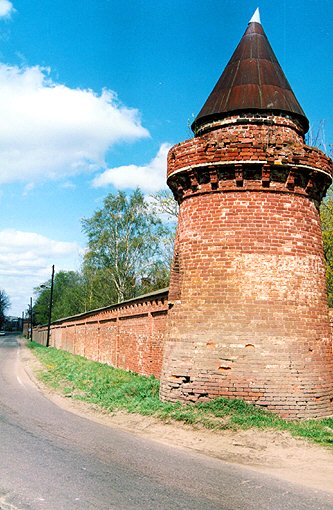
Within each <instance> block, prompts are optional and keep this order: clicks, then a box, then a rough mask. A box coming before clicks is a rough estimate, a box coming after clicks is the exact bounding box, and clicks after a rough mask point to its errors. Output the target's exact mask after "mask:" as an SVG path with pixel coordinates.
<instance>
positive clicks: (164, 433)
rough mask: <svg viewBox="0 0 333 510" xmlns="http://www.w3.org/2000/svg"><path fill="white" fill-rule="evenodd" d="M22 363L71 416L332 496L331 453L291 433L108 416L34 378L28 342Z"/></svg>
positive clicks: (22, 351) (22, 350)
mask: <svg viewBox="0 0 333 510" xmlns="http://www.w3.org/2000/svg"><path fill="white" fill-rule="evenodd" d="M20 362H21V363H22V368H24V370H25V372H26V373H27V375H28V376H29V379H30V380H31V381H32V382H33V383H34V385H36V386H37V387H38V388H39V390H40V391H42V392H43V394H44V395H45V396H47V397H48V398H49V399H50V400H52V401H53V402H54V403H55V404H56V405H58V406H60V407H61V408H63V409H65V410H67V411H69V412H71V413H75V414H77V415H79V416H81V417H83V418H86V419H89V420H93V421H95V422H97V423H100V424H103V425H105V426H108V427H117V428H120V429H122V430H124V431H126V432H130V433H132V434H137V435H140V436H144V437H147V438H150V439H152V440H154V441H158V442H162V443H164V444H168V445H172V446H174V447H178V448H188V449H190V450H194V451H196V452H198V453H201V454H204V455H207V456H211V457H214V458H218V459H221V460H223V461H225V462H229V463H233V464H238V465H242V466H243V467H247V468H249V469H252V470H255V471H257V472H258V471H259V472H262V473H265V474H270V475H272V476H275V477H278V478H281V479H284V480H287V481H289V482H293V483H298V484H301V485H303V486H306V487H308V488H313V489H316V490H323V491H327V492H331V493H333V451H332V450H330V449H328V448H323V447H320V446H316V445H312V444H309V443H308V442H306V441H305V440H302V439H296V438H293V437H291V436H290V434H288V433H287V432H279V431H261V430H258V429H251V430H246V431H239V432H233V431H230V430H226V431H210V430H207V429H203V428H200V429H199V428H194V427H192V426H187V425H184V424H180V423H164V422H161V421H160V420H158V419H156V418H152V417H146V416H141V415H134V414H128V413H125V412H117V413H113V414H110V413H107V412H103V410H100V409H99V408H97V407H96V406H94V405H89V404H87V403H84V402H79V401H76V400H72V399H71V398H66V397H63V396H61V395H59V394H58V393H56V392H55V391H52V390H50V389H49V388H48V387H46V386H45V385H44V384H42V383H41V382H40V381H39V380H38V379H37V377H36V375H35V374H36V372H37V371H38V370H40V369H41V365H40V363H39V361H38V360H37V358H36V357H35V356H34V354H33V353H32V352H31V351H30V350H29V349H28V348H26V347H25V345H24V342H21V346H20Z"/></svg>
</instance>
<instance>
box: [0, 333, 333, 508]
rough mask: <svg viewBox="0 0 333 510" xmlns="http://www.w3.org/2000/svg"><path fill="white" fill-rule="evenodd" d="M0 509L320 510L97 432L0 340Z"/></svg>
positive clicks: (176, 451)
mask: <svg viewBox="0 0 333 510" xmlns="http://www.w3.org/2000/svg"><path fill="white" fill-rule="evenodd" d="M0 509H1V510H16V509H20V510H26V509H32V510H39V509H45V510H74V509H75V510H76V509H80V510H92V509H96V510H109V509H110V510H111V509H119V510H130V509H133V510H134V509H135V510H141V509H142V510H169V509H170V510H217V509H219V510H310V509H311V510H323V509H325V510H327V509H333V497H332V495H329V494H326V493H322V492H319V491H313V490H312V491H308V490H304V489H303V488H302V487H300V486H296V485H291V484H288V483H286V482H282V481H279V480H277V479H274V478H270V477H266V476H263V475H261V474H256V473H254V472H252V471H248V470H246V469H243V468H239V467H237V466H234V465H229V464H227V463H225V462H223V461H220V460H217V459H212V458H209V457H206V456H204V455H200V454H195V453H192V452H188V451H186V450H183V449H180V448H172V447H169V446H165V445H161V444H159V443H157V442H154V441H149V440H147V439H143V438H139V437H136V436H134V435H132V434H129V433H126V432H123V431H119V430H117V429H116V428H110V427H106V426H103V425H99V424H97V423H95V422H92V421H90V420H88V419H84V418H82V417H79V416H76V415H74V414H72V413H69V412H67V411H65V410H63V409H61V408H59V407H58V406H56V405H55V404H54V403H53V402H51V401H50V400H48V399H47V398H46V397H45V396H44V395H43V394H42V392H41V391H40V390H38V389H37V388H36V387H35V386H34V384H33V383H32V382H31V380H30V379H29V377H28V376H27V374H26V372H25V371H24V369H23V367H22V364H21V363H20V360H19V347H18V342H17V339H16V338H15V337H14V336H6V337H3V338H1V339H0Z"/></svg>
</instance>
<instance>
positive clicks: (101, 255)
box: [82, 189, 172, 306]
mask: <svg viewBox="0 0 333 510" xmlns="http://www.w3.org/2000/svg"><path fill="white" fill-rule="evenodd" d="M82 228H83V231H84V233H85V234H86V235H87V237H88V250H87V253H86V255H85V257H84V263H83V272H84V274H85V276H86V278H87V280H88V281H89V282H90V283H91V287H90V290H91V292H92V293H94V295H95V296H96V292H97V293H100V295H101V296H100V299H98V300H97V302H98V306H106V305H107V304H110V303H112V302H118V303H119V302H121V301H124V300H126V299H130V298H132V297H134V296H135V295H138V294H139V293H140V292H141V291H142V290H143V289H145V290H146V291H147V292H149V291H151V290H155V289H156V284H157V282H158V284H159V285H160V284H163V285H162V286H166V285H167V283H168V273H169V271H168V270H167V271H164V269H163V268H165V267H167V266H168V265H169V254H168V253H167V250H166V244H167V242H166V240H167V239H169V238H170V236H171V235H172V234H171V230H170V228H169V227H168V226H167V225H164V224H163V223H162V221H161V219H160V218H159V217H158V215H157V214H156V213H155V212H154V211H152V210H151V208H150V206H149V203H148V202H147V201H146V200H145V198H144V196H143V194H142V192H141V191H140V190H139V189H137V190H136V191H134V192H133V193H132V194H131V195H129V196H127V195H126V194H125V193H124V192H118V193H117V194H112V193H110V194H109V195H107V197H106V198H105V200H104V203H103V207H102V208H101V209H99V210H97V211H96V212H95V213H94V215H93V216H92V217H91V218H88V219H83V220H82ZM168 269H169V268H168ZM95 285H96V287H95ZM94 302H96V300H95V301H94Z"/></svg>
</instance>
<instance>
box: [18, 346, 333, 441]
mask: <svg viewBox="0 0 333 510" xmlns="http://www.w3.org/2000/svg"><path fill="white" fill-rule="evenodd" d="M27 346H28V347H29V348H30V349H31V350H32V352H33V353H34V354H35V355H36V356H37V358H38V359H39V361H40V362H41V363H42V365H43V367H44V369H43V370H41V371H40V372H39V373H38V374H37V376H38V378H39V379H40V380H41V381H42V382H44V383H45V384H46V385H48V386H49V387H52V388H53V389H55V390H57V391H59V392H60V393H62V394H63V395H65V396H67V397H71V398H73V399H77V400H82V401H85V402H90V403H93V404H97V405H98V406H100V407H101V408H103V409H106V410H107V411H109V412H114V411H117V410H123V411H127V412H128V413H138V414H141V415H146V416H154V417H157V418H160V419H162V420H165V421H166V420H176V421H180V422H183V423H186V424H191V425H195V426H197V427H205V428H209V429H215V430H223V429H224V430H225V429H232V430H239V429H242V430H245V429H249V428H253V427H256V428H258V429H275V430H279V431H288V432H290V433H291V434H292V435H293V436H295V437H302V438H306V439H308V440H310V441H312V442H315V443H319V444H321V445H323V446H329V447H333V418H326V419H322V420H307V421H301V422H299V421H286V420H283V419H281V418H279V417H278V416H276V415H274V414H272V413H270V412H267V411H264V410H261V409H258V408H256V407H254V406H253V405H251V404H247V403H245V402H244V401H242V400H228V399H225V398H222V397H220V398H216V399H214V400H211V401H209V402H204V403H197V404H188V405H182V404H180V403H168V402H161V401H160V400H159V397H158V394H159V381H158V380H157V379H155V377H153V376H151V377H145V376H141V375H138V374H135V373H133V372H126V371H124V370H120V369H118V368H112V367H109V366H108V365H104V364H102V363H97V362H95V361H90V360H87V359H86V358H83V357H82V356H75V355H72V354H69V353H68V352H65V351H62V350H58V349H53V348H50V347H49V348H45V347H43V346H41V345H39V344H37V343H34V342H29V343H27Z"/></svg>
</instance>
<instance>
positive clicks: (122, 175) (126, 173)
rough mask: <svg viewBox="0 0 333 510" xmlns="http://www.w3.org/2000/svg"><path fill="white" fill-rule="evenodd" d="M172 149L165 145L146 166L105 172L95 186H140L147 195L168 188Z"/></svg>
mask: <svg viewBox="0 0 333 510" xmlns="http://www.w3.org/2000/svg"><path fill="white" fill-rule="evenodd" d="M170 147H171V146H170V145H169V144H167V143H163V144H162V145H161V147H160V149H159V151H158V153H157V155H156V156H155V157H154V159H152V160H151V161H150V162H149V163H147V164H146V165H144V166H138V165H127V166H119V167H117V168H109V169H108V170H105V172H103V173H102V174H101V175H99V176H97V177H96V178H95V179H94V180H93V186H94V187H96V188H98V187H103V186H108V185H109V184H112V185H113V186H115V187H116V188H118V189H133V188H136V187H138V186H139V187H140V188H141V189H142V190H143V191H145V192H147V193H153V192H155V191H159V190H160V189H163V188H166V170H167V154H168V151H169V149H170Z"/></svg>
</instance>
